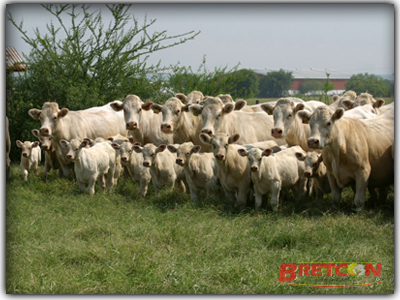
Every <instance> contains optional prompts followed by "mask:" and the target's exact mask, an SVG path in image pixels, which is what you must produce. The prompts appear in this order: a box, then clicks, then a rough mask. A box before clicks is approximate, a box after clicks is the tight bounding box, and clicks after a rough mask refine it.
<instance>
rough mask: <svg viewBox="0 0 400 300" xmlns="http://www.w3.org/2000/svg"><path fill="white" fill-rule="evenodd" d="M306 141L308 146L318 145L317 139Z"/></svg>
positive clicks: (314, 146)
mask: <svg viewBox="0 0 400 300" xmlns="http://www.w3.org/2000/svg"><path fill="white" fill-rule="evenodd" d="M307 143H308V147H310V148H317V147H318V145H319V139H308V140H307Z"/></svg>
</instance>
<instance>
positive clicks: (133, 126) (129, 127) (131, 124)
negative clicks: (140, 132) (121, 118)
mask: <svg viewBox="0 0 400 300" xmlns="http://www.w3.org/2000/svg"><path fill="white" fill-rule="evenodd" d="M137 127H138V125H137V122H127V123H126V129H127V130H134V129H137Z"/></svg>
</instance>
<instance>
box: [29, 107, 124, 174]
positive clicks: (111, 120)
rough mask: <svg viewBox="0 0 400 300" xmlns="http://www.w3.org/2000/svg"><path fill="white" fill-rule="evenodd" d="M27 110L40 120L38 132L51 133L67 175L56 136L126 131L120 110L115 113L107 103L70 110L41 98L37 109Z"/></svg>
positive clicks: (58, 139)
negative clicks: (42, 101) (43, 101)
mask: <svg viewBox="0 0 400 300" xmlns="http://www.w3.org/2000/svg"><path fill="white" fill-rule="evenodd" d="M28 113H29V115H30V116H31V117H32V118H33V119H35V120H40V122H41V124H42V126H41V127H40V130H39V132H40V135H41V136H52V138H53V139H52V144H53V146H54V148H55V149H56V155H57V158H58V160H59V162H60V166H61V169H62V171H63V174H64V176H65V177H70V176H71V172H70V169H69V166H68V164H69V161H68V160H66V159H65V157H64V155H63V153H62V150H61V147H60V144H59V142H60V140H62V139H64V140H67V141H70V140H71V139H79V140H83V139H84V138H91V139H95V138H97V137H103V138H107V137H110V136H113V135H116V134H118V133H119V134H122V135H126V129H125V122H124V116H123V114H122V112H118V113H116V112H115V111H114V110H113V109H112V108H111V107H110V104H106V105H103V106H100V107H92V108H89V109H85V110H77V111H70V110H68V109H67V108H62V109H59V107H58V104H57V103H56V102H45V103H44V104H43V107H42V109H41V110H39V109H35V108H33V109H30V110H29V112H28Z"/></svg>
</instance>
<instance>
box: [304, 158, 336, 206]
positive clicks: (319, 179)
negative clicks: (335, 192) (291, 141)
mask: <svg viewBox="0 0 400 300" xmlns="http://www.w3.org/2000/svg"><path fill="white" fill-rule="evenodd" d="M296 157H297V159H298V160H300V161H304V164H305V172H304V176H305V177H307V178H312V182H313V194H314V197H315V199H316V200H317V201H320V200H322V198H323V196H324V194H330V193H331V187H330V185H329V180H328V174H327V170H326V167H325V165H324V162H323V161H322V154H321V153H318V152H315V151H310V152H307V154H306V155H304V153H303V152H296Z"/></svg>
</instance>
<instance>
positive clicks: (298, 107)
mask: <svg viewBox="0 0 400 300" xmlns="http://www.w3.org/2000/svg"><path fill="white" fill-rule="evenodd" d="M304 108H305V105H304V103H299V104H297V105H296V107H295V108H294V111H293V114H296V113H297V112H298V111H299V110H303V109H304Z"/></svg>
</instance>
